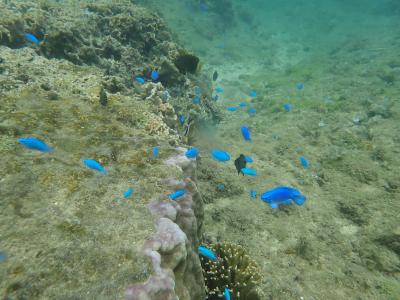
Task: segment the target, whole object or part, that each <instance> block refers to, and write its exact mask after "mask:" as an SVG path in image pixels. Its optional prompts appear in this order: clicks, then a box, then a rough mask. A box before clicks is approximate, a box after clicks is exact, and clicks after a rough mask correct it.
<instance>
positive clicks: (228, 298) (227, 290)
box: [224, 287, 231, 300]
mask: <svg viewBox="0 0 400 300" xmlns="http://www.w3.org/2000/svg"><path fill="white" fill-rule="evenodd" d="M224 297H225V300H231V294H230V293H229V289H228V288H227V287H226V288H225V289H224Z"/></svg>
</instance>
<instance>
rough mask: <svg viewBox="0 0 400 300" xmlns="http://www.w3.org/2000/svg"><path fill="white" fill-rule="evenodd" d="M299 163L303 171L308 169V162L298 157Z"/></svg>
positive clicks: (302, 157)
mask: <svg viewBox="0 0 400 300" xmlns="http://www.w3.org/2000/svg"><path fill="white" fill-rule="evenodd" d="M300 163H301V165H302V166H303V168H304V169H307V168H308V160H307V159H306V158H305V157H304V156H300Z"/></svg>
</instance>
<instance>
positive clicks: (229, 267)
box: [200, 242, 261, 300]
mask: <svg viewBox="0 0 400 300" xmlns="http://www.w3.org/2000/svg"><path fill="white" fill-rule="evenodd" d="M207 248H209V249H211V250H212V251H214V253H215V254H216V255H217V256H218V260H216V261H211V260H209V259H208V258H205V257H200V260H201V265H202V267H203V275H204V279H205V281H206V286H207V292H208V297H207V299H210V300H214V299H223V292H224V289H225V288H226V287H227V288H228V289H229V291H230V294H231V295H232V298H233V299H240V300H246V299H247V300H257V299H260V295H259V294H258V292H257V289H256V287H257V285H258V284H259V283H260V282H261V275H260V274H261V272H260V270H259V268H258V266H257V264H256V262H255V261H254V260H253V259H252V258H251V257H250V256H249V255H248V254H247V253H246V251H245V249H244V248H243V247H242V246H240V245H236V244H231V243H226V242H224V243H217V244H211V245H207Z"/></svg>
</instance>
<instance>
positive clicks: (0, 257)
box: [0, 251, 7, 263]
mask: <svg viewBox="0 0 400 300" xmlns="http://www.w3.org/2000/svg"><path fill="white" fill-rule="evenodd" d="M6 259H7V253H5V252H4V251H0V263H1V262H3V261H6Z"/></svg>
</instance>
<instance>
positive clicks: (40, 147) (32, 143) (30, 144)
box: [18, 137, 53, 152]
mask: <svg viewBox="0 0 400 300" xmlns="http://www.w3.org/2000/svg"><path fill="white" fill-rule="evenodd" d="M18 142H19V143H20V144H22V145H23V146H24V147H26V148H28V149H31V150H37V151H40V152H53V149H52V148H51V147H49V146H48V145H47V144H46V143H45V142H43V141H42V140H39V139H37V138H34V137H27V138H20V139H18Z"/></svg>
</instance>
